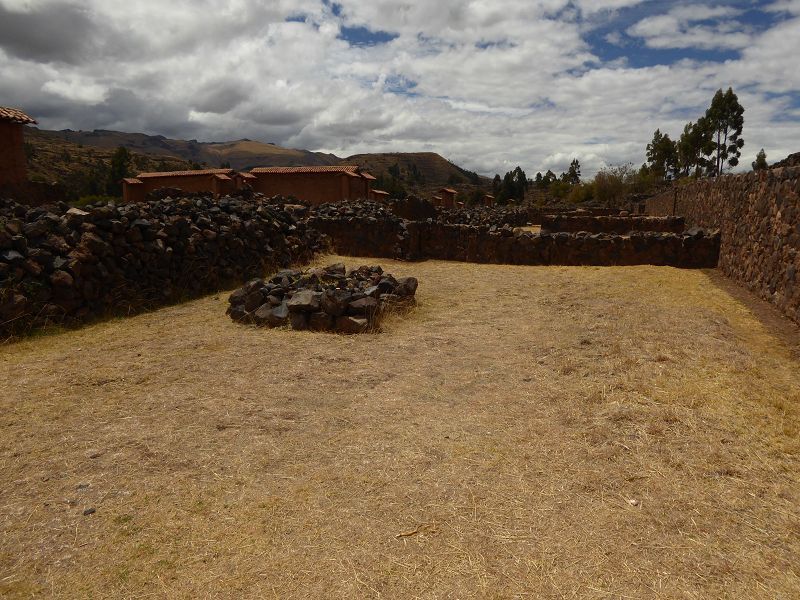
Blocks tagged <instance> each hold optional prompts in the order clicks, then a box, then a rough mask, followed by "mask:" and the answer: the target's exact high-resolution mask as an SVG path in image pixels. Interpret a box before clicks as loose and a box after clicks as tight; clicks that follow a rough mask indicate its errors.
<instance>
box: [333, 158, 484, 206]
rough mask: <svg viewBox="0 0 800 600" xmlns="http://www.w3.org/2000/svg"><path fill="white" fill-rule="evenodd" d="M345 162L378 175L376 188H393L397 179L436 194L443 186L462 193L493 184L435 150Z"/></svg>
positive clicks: (409, 187)
mask: <svg viewBox="0 0 800 600" xmlns="http://www.w3.org/2000/svg"><path fill="white" fill-rule="evenodd" d="M342 163H343V164H351V165H358V166H359V167H362V168H363V169H365V170H367V171H369V172H370V173H372V174H373V175H375V176H376V177H378V178H379V181H378V182H377V186H376V187H384V188H388V187H391V180H392V179H395V180H397V181H399V182H400V183H401V185H402V186H403V187H404V188H406V189H407V190H408V191H409V192H411V193H415V194H418V195H422V196H428V195H432V194H434V193H435V192H436V191H438V190H439V189H440V188H441V187H443V186H450V187H453V188H455V189H457V190H458V191H459V192H460V193H462V194H469V193H472V192H474V191H475V190H476V189H481V190H485V189H488V188H489V187H491V180H490V179H488V178H486V177H482V176H480V175H478V174H476V173H472V172H470V171H467V170H466V169H462V168H461V167H459V166H458V165H455V164H453V163H451V162H450V161H449V160H447V159H446V158H444V157H443V156H441V155H439V154H436V153H435V152H391V153H383V154H355V155H353V156H348V157H347V158H345V159H344V160H343V161H342Z"/></svg>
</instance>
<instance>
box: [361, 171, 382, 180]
mask: <svg viewBox="0 0 800 600" xmlns="http://www.w3.org/2000/svg"><path fill="white" fill-rule="evenodd" d="M360 175H361V176H362V177H363V178H364V179H369V180H371V181H377V179H378V178H377V177H373V176H372V175H370V174H369V173H367V172H361V174H360Z"/></svg>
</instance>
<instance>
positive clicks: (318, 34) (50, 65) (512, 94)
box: [0, 0, 800, 176]
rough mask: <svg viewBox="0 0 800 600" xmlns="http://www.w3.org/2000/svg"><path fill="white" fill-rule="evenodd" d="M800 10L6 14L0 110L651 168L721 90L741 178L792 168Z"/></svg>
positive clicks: (147, 2) (542, 165)
mask: <svg viewBox="0 0 800 600" xmlns="http://www.w3.org/2000/svg"><path fill="white" fill-rule="evenodd" d="M798 57H800V0H768V1H762V2H756V1H752V0H730V1H728V2H713V1H708V2H706V1H695V2H683V1H681V0H676V1H665V0H450V1H448V0H438V1H434V0H419V1H410V0H339V1H337V2H334V1H333V0H249V1H248V0H228V1H227V2H226V1H223V0H217V1H212V0H191V1H190V0H169V1H168V2H165V1H164V0H125V1H122V0H82V1H81V2H72V1H64V0H0V105H4V106H15V107H18V108H22V109H23V110H25V111H26V112H28V113H29V114H30V115H32V116H33V117H34V118H36V119H37V120H38V121H39V123H40V127H43V128H46V129H67V128H69V129H85V130H92V129H113V130H119V131H138V132H144V133H149V134H161V135H165V136H167V137H176V138H181V139H197V140H200V141H228V140H235V139H242V138H249V139H255V140H261V141H265V142H272V143H275V144H279V145H282V146H288V147H293V148H305V149H308V150H316V151H324V152H333V153H335V154H337V155H339V156H343V157H344V156H348V155H351V154H356V153H363V152H389V151H394V152H422V151H432V152H438V153H440V154H442V155H443V156H445V157H446V158H448V159H449V160H451V161H453V162H455V163H456V164H458V165H460V166H463V167H465V168H468V169H470V170H474V171H477V172H479V173H481V174H485V175H490V176H491V175H493V174H494V173H500V174H502V173H504V172H506V171H509V170H511V169H513V168H514V167H516V166H517V165H520V166H521V167H522V168H523V169H524V170H525V171H526V172H527V173H528V175H529V176H532V175H533V174H534V173H536V172H537V171H542V172H544V171H545V170H547V169H552V170H553V171H555V172H556V173H560V172H561V171H563V170H565V169H566V168H567V167H568V165H569V162H570V161H571V160H572V158H578V160H579V161H580V162H581V165H582V167H583V174H584V176H587V175H589V176H591V175H592V174H593V173H594V172H596V171H597V170H599V169H601V168H604V167H607V166H617V165H622V164H626V163H629V162H631V163H633V164H634V165H637V166H638V165H639V164H641V163H642V162H643V161H644V151H645V146H646V145H647V143H648V142H649V141H650V140H651V139H652V137H653V132H654V131H655V130H656V129H657V128H658V129H660V130H661V131H662V132H667V133H669V134H670V136H671V137H673V138H677V137H679V135H680V133H681V131H682V130H683V126H684V125H685V124H686V123H687V122H688V121H690V120H695V119H697V118H698V117H699V116H702V114H703V113H704V112H705V110H706V108H707V107H708V105H709V104H710V102H711V98H712V97H713V95H714V92H715V91H716V90H717V89H720V88H722V89H727V88H728V87H729V86H730V87H733V89H734V91H735V92H736V93H737V95H738V96H739V101H740V102H741V104H742V105H743V106H744V108H745V113H744V115H745V127H744V132H743V137H744V140H745V147H744V149H743V152H742V166H741V167H740V169H741V168H749V165H750V162H751V161H752V160H753V159H754V158H755V154H756V153H757V152H758V151H759V149H760V148H762V147H763V148H764V149H765V151H766V153H767V157H768V160H769V161H770V162H775V161H777V160H780V159H782V158H784V157H785V156H786V155H788V154H790V153H793V152H797V151H800V68H798V65H797V64H796V63H797V61H798Z"/></svg>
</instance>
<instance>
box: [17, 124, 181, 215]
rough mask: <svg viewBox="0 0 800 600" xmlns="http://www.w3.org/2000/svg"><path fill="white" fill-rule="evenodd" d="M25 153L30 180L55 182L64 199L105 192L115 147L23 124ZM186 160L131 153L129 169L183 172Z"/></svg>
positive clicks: (75, 198)
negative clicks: (106, 146) (77, 140)
mask: <svg viewBox="0 0 800 600" xmlns="http://www.w3.org/2000/svg"><path fill="white" fill-rule="evenodd" d="M24 132H25V154H26V156H27V158H28V178H29V179H30V180H31V181H40V182H44V183H58V184H60V185H61V186H62V188H63V189H64V192H65V194H66V196H67V198H68V199H70V200H77V199H78V198H80V197H82V196H89V195H98V194H100V195H102V194H105V193H106V188H107V184H108V178H109V175H110V166H111V157H112V155H113V154H114V151H115V150H116V147H111V148H104V147H96V146H91V145H84V144H80V143H75V142H71V141H68V140H65V139H63V137H60V136H58V135H55V134H54V132H50V131H44V130H40V129H37V128H35V127H26V128H25V129H24ZM191 168H192V165H191V163H190V162H189V161H186V160H183V159H181V158H176V157H174V156H169V155H161V156H158V155H148V154H141V153H139V152H131V170H132V171H137V172H139V171H185V170H188V169H191Z"/></svg>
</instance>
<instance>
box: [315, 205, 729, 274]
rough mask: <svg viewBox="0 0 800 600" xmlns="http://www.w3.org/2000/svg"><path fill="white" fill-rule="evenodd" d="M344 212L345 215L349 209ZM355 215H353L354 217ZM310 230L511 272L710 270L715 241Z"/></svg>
mask: <svg viewBox="0 0 800 600" xmlns="http://www.w3.org/2000/svg"><path fill="white" fill-rule="evenodd" d="M350 210H352V209H350ZM354 212H355V211H354ZM309 224H310V226H312V227H314V228H316V229H319V230H320V231H321V232H323V233H325V234H326V235H328V236H330V243H331V246H332V248H333V249H334V250H335V251H336V252H338V253H340V254H346V255H355V256H368V257H383V258H395V259H400V260H425V259H439V260H453V261H461V262H475V263H497V264H517V265H598V266H602V265H609V266H610V265H638V264H652V265H669V266H674V267H684V268H713V267H715V266H716V264H717V258H718V252H719V235H709V234H706V233H705V232H703V231H694V232H691V233H686V234H675V233H665V232H634V233H633V234H632V235H625V236H624V235H618V234H605V233H602V234H588V233H566V232H560V233H554V234H546V233H545V234H537V233H530V232H525V231H523V230H521V229H519V228H511V227H510V226H505V227H496V226H492V227H486V226H476V225H453V224H448V223H440V222H438V221H432V220H428V221H402V220H400V219H397V218H394V217H393V216H388V217H387V216H385V215H383V216H367V215H365V214H362V215H359V216H354V215H351V216H346V217H345V216H342V217H336V216H335V215H328V216H326V217H324V218H319V217H317V218H312V219H311V220H310V221H309Z"/></svg>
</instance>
